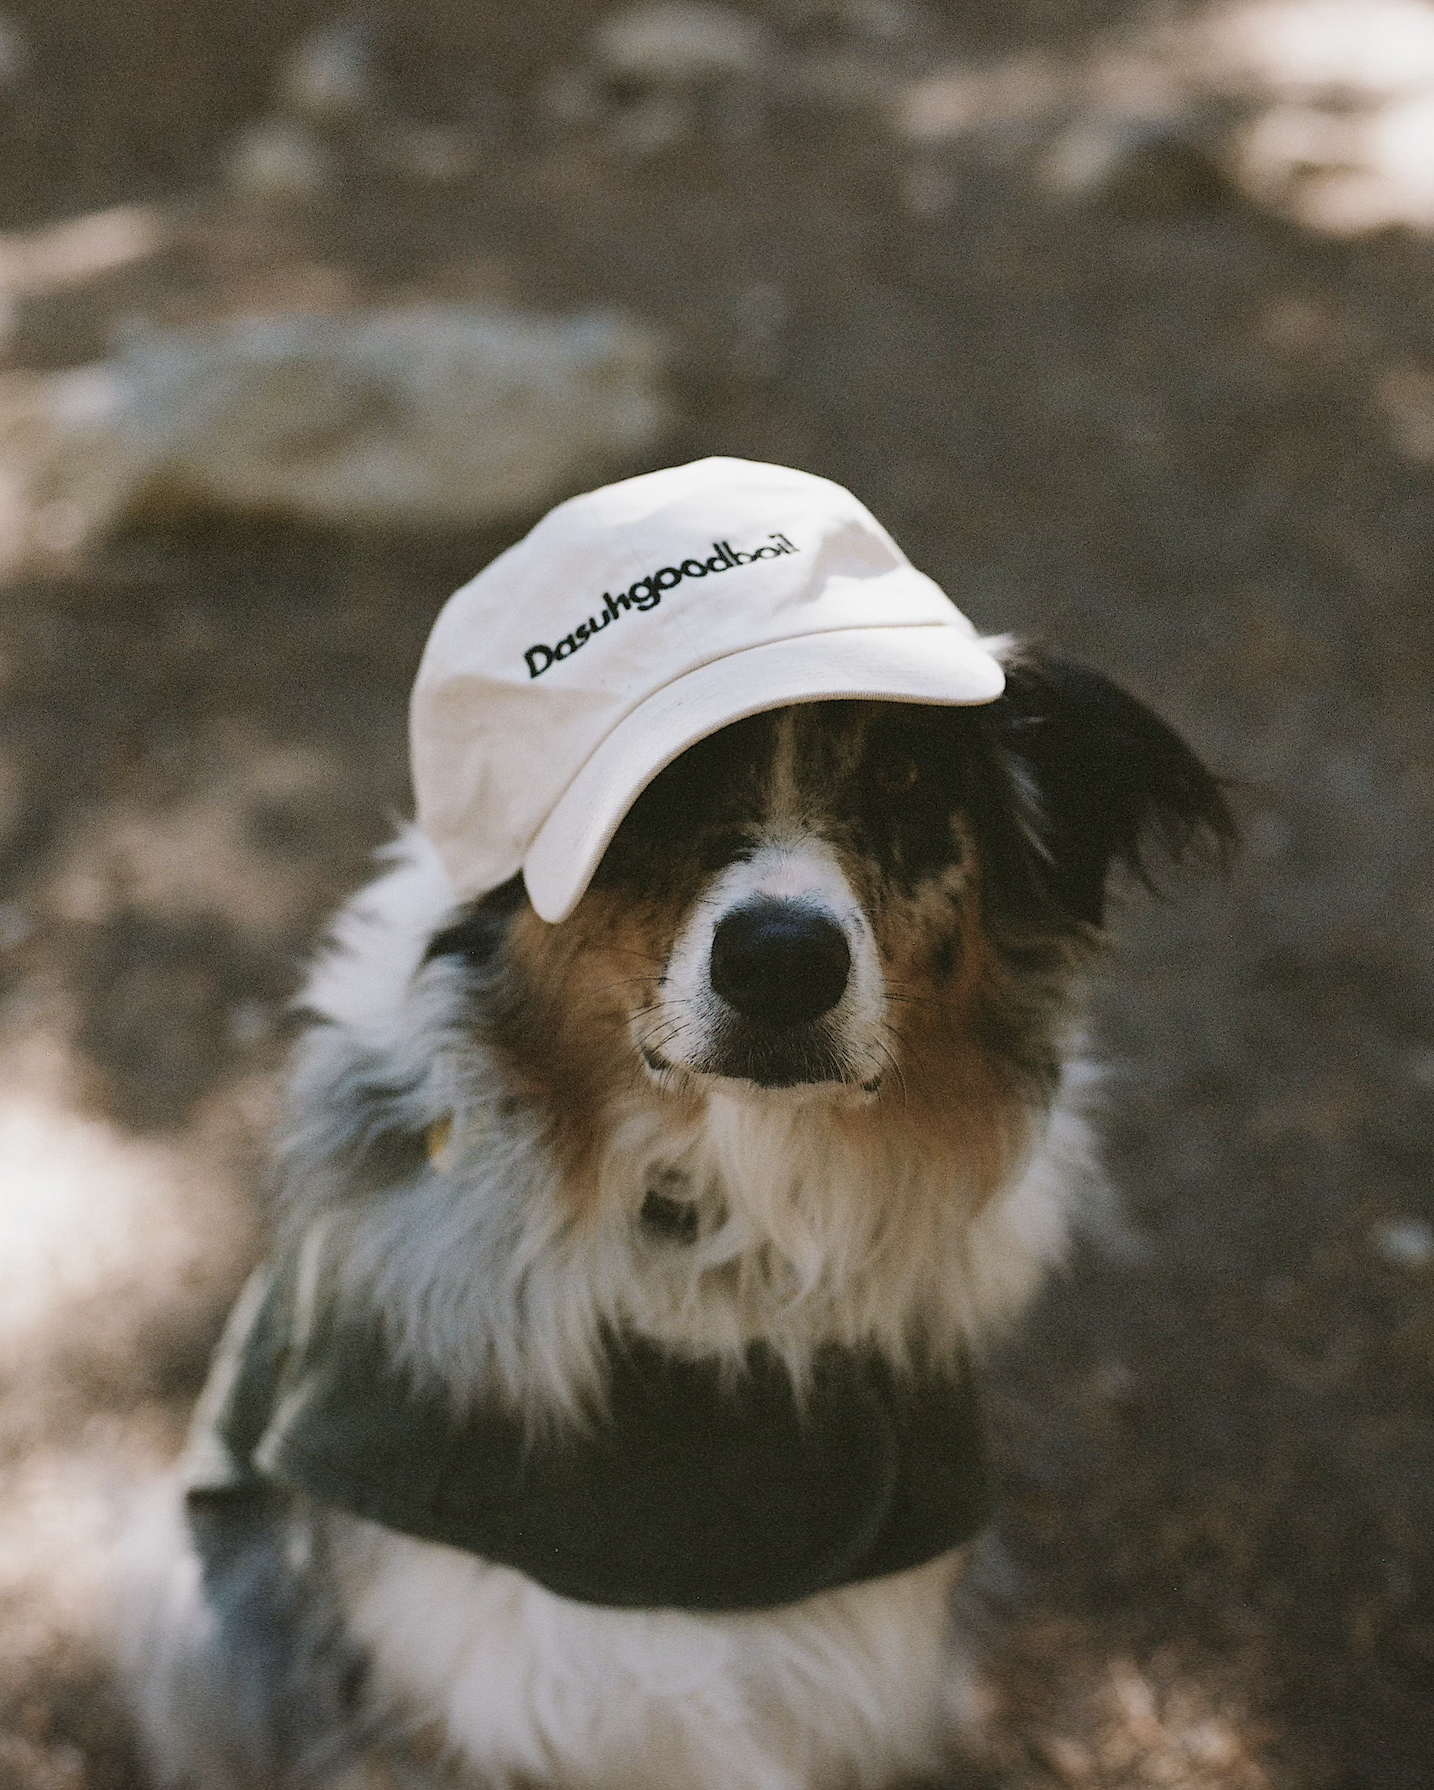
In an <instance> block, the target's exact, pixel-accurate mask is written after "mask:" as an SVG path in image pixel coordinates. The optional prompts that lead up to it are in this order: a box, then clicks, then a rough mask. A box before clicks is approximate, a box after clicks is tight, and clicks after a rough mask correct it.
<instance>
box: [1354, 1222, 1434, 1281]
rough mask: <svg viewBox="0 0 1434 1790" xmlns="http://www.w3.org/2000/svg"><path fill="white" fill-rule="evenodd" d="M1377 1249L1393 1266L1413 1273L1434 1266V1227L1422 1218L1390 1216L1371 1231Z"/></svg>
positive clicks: (1370, 1237)
mask: <svg viewBox="0 0 1434 1790" xmlns="http://www.w3.org/2000/svg"><path fill="white" fill-rule="evenodd" d="M1369 1241H1370V1243H1371V1244H1372V1245H1373V1248H1374V1252H1375V1254H1376V1255H1378V1256H1380V1257H1381V1258H1382V1259H1383V1260H1384V1261H1386V1262H1388V1263H1389V1265H1390V1266H1391V1267H1393V1268H1406V1269H1408V1270H1410V1272H1412V1273H1417V1272H1418V1271H1419V1270H1421V1269H1424V1268H1428V1267H1431V1266H1434V1226H1430V1225H1427V1224H1425V1223H1424V1221H1423V1220H1422V1219H1419V1218H1396V1219H1390V1220H1388V1221H1386V1222H1385V1223H1383V1224H1377V1225H1375V1226H1374V1227H1373V1229H1372V1230H1371V1231H1370V1233H1369Z"/></svg>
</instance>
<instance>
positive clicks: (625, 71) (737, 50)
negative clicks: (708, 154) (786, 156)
mask: <svg viewBox="0 0 1434 1790" xmlns="http://www.w3.org/2000/svg"><path fill="white" fill-rule="evenodd" d="M779 61H780V51H779V49H778V46H777V43H776V40H775V39H774V38H773V37H772V35H771V33H770V32H769V31H768V30H767V28H766V26H765V25H763V24H762V23H761V22H760V21H759V20H757V19H754V18H751V17H748V16H747V15H745V14H743V13H739V12H735V11H733V10H731V9H730V8H728V7H725V6H719V5H706V4H701V3H699V0H670V3H668V4H660V5H655V6H653V5H645V6H635V7H632V8H630V9H628V10H627V11H625V12H620V13H617V14H616V15H614V16H613V17H612V18H609V19H606V20H604V21H603V23H602V24H601V25H600V26H599V27H598V28H597V30H596V31H595V32H594V33H593V35H592V38H591V39H590V41H589V45H588V50H587V54H586V55H585V56H584V57H583V58H582V59H581V60H580V61H579V62H578V63H576V64H574V65H573V66H570V67H568V68H565V69H561V70H559V71H558V72H557V73H556V74H555V75H554V77H553V79H552V80H551V82H550V83H549V86H548V88H547V91H546V94H545V105H546V110H547V112H548V115H549V117H550V118H551V119H553V121H554V122H556V123H558V124H562V125H568V126H574V125H594V124H595V125H599V126H601V127H603V128H604V129H605V130H606V132H607V133H608V134H609V136H610V139H611V140H612V141H613V142H614V143H615V144H616V145H617V146H619V147H621V148H625V149H627V150H630V151H632V152H634V153H637V154H649V153H652V152H654V151H656V150H659V149H663V148H666V147H667V146H668V145H669V144H672V143H676V142H680V141H683V140H686V139H690V138H693V137H697V136H700V135H702V134H704V133H707V132H712V131H715V132H716V133H718V134H721V135H728V136H746V135H751V134H752V133H753V132H754V131H756V130H757V129H758V128H759V127H760V124H761V122H762V118H763V116H764V113H765V106H766V100H767V97H768V94H769V90H770V87H771V85H772V81H773V76H774V73H775V71H776V68H777V66H778V63H779Z"/></svg>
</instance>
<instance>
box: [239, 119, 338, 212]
mask: <svg viewBox="0 0 1434 1790" xmlns="http://www.w3.org/2000/svg"><path fill="white" fill-rule="evenodd" d="M225 171H226V173H227V174H228V177H229V184H230V186H232V187H233V188H234V190H235V191H236V192H238V193H243V194H246V195H248V196H250V197H252V198H256V199H260V200H265V201H271V202H272V201H280V202H283V201H290V200H302V199H313V198H316V197H317V196H318V195H319V194H320V193H321V192H323V190H324V189H325V187H326V186H327V185H328V184H329V176H330V158H329V155H328V152H327V151H326V149H325V147H324V145H323V144H322V143H320V142H319V140H318V139H317V137H316V136H315V135H314V133H313V132H312V131H311V130H309V129H308V128H307V127H306V126H305V125H303V124H301V123H298V122H297V121H295V120H293V119H288V118H258V119H255V121H254V122H253V123H252V124H246V125H245V126H244V128H243V129H242V130H241V131H240V132H239V134H238V136H237V137H236V138H235V139H234V143H233V145H232V147H231V148H230V151H229V154H228V157H227V158H226V166H225Z"/></svg>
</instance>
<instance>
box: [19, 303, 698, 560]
mask: <svg viewBox="0 0 1434 1790" xmlns="http://www.w3.org/2000/svg"><path fill="white" fill-rule="evenodd" d="M661 371H662V368H661V350H660V348H659V346H658V344H657V342H656V341H655V339H654V338H653V336H652V335H651V334H649V333H648V332H647V331H645V330H643V329H641V328H639V327H637V326H634V325H632V324H630V323H627V322H623V321H621V320H618V319H614V318H610V317H597V316H592V317H579V318H572V319H566V320H549V319H544V318H538V317H532V316H522V315H517V314H514V313H505V312H499V311H492V310H480V309H477V308H458V307H451V308H445V307H439V306H413V307H408V308H400V309H392V310H381V311H368V312H361V313H348V314H339V315H335V316H302V315H275V316H267V317H265V316H261V317H252V318H247V319H241V320H233V321H228V322H224V323H220V324H216V325H211V326H208V327H203V328H195V329H190V330H175V331H168V332H157V331H150V332H146V333H143V334H136V335H134V336H133V337H132V338H131V340H130V341H129V342H128V343H127V345H126V346H125V347H124V348H123V349H122V351H121V352H120V353H119V354H117V355H116V356H115V357H114V358H112V359H110V360H107V361H103V362H100V363H98V364H96V365H93V366H87V367H81V368H76V369H73V370H71V371H67V372H64V373H56V374H49V375H45V374H11V375H9V376H8V377H7V378H5V379H3V380H0V540H4V541H6V542H7V543H8V544H9V549H10V557H11V559H12V560H13V559H15V558H23V557H25V554H26V552H27V551H30V552H33V551H39V552H41V553H43V552H46V551H54V550H63V551H68V550H72V549H74V548H83V547H85V546H87V545H90V544H92V543H94V542H96V541H98V540H100V539H102V538H103V537H104V535H105V534H106V533H107V532H109V531H110V530H111V529H113V528H114V527H115V526H116V525H117V524H119V523H121V522H130V521H136V520H143V519H144V518H145V517H146V516H148V515H153V514H173V513H174V512H175V511H176V510H178V509H183V508H185V507H194V506H202V507H207V508H219V509H223V510H227V511H235V512H248V513H268V514H288V515H291V516H296V517H301V518H307V519H310V520H313V521H319V522H328V523H349V524H356V525H366V526H400V527H424V526H438V527H444V526H474V525H486V524H489V523H493V522H497V521H501V520H506V519H510V518H515V517H522V516H524V515H526V514H529V513H531V512H534V511H537V510H539V509H541V508H542V507H543V506H544V505H546V504H548V503H550V502H552V501H553V500H554V499H555V498H558V497H561V496H563V495H564V494H565V493H567V492H570V491H572V490H576V489H578V488H579V487H581V486H582V485H584V484H586V483H591V482H594V481H595V480H597V479H599V478H600V477H601V476H602V475H603V474H604V472H606V471H607V470H608V469H610V468H612V467H614V466H620V465H622V464H623V463H624V462H631V460H632V459H634V458H635V457H636V456H638V455H640V454H641V453H642V452H643V451H644V450H645V449H647V448H648V447H649V446H650V445H651V444H652V443H653V442H654V441H655V440H656V438H657V437H658V435H659V434H660V432H661V430H662V429H663V427H664V425H665V423H666V420H667V415H668V408H667V402H666V399H665V396H664V393H663V390H662V380H661Z"/></svg>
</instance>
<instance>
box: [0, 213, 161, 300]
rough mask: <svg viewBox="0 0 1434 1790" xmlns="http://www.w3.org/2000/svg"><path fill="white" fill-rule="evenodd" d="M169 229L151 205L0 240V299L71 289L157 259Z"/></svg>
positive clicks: (14, 233)
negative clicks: (144, 261)
mask: <svg viewBox="0 0 1434 1790" xmlns="http://www.w3.org/2000/svg"><path fill="white" fill-rule="evenodd" d="M169 236H170V226H169V225H168V224H167V223H166V222H165V220H164V218H163V217H162V215H161V214H160V212H159V211H158V209H157V208H155V207H154V206H150V205H117V206H114V207H113V208H112V209H110V210H109V211H96V212H91V213H90V214H89V215H88V216H86V217H79V218H67V219H65V221H64V222H63V223H59V224H43V225H41V226H40V227H39V228H38V229H34V230H9V231H6V232H4V233H3V234H0V295H3V296H8V295H11V294H14V293H19V292H41V291H45V290H48V289H52V288H54V287H59V286H69V285H75V284H77V283H78V282H80V281H82V280H88V279H92V278H94V277H95V275H97V274H102V273H109V272H111V271H113V269H115V268H117V267H127V266H130V265H132V264H133V263H134V262H136V261H142V260H145V259H146V258H147V257H149V256H151V255H155V254H158V252H159V251H160V250H161V249H162V248H164V247H165V246H166V244H167V242H168V240H169Z"/></svg>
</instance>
